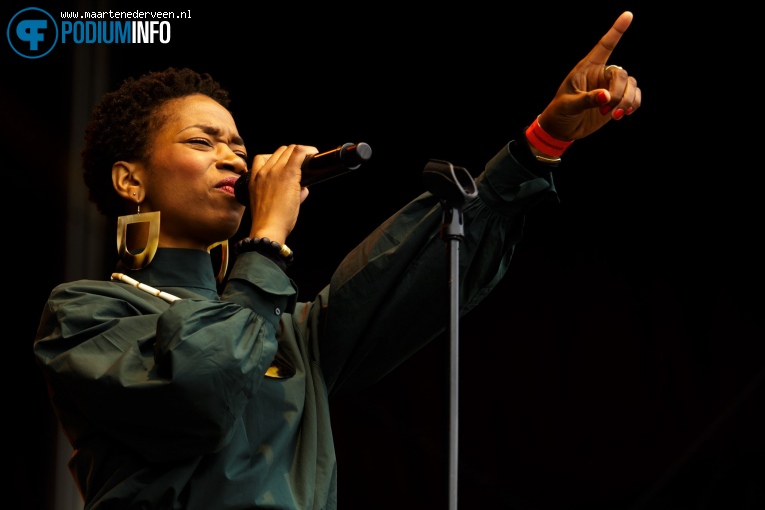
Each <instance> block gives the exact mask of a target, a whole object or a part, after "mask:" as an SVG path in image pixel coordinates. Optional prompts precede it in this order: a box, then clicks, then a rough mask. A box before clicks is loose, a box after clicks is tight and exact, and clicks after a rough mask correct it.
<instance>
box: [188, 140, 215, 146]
mask: <svg viewBox="0 0 765 510" xmlns="http://www.w3.org/2000/svg"><path fill="white" fill-rule="evenodd" d="M188 143H193V144H198V145H206V146H207V147H212V146H213V144H212V142H211V141H210V140H208V139H206V138H192V139H191V140H189V141H188Z"/></svg>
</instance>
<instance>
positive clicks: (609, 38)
mask: <svg viewBox="0 0 765 510" xmlns="http://www.w3.org/2000/svg"><path fill="white" fill-rule="evenodd" d="M630 23H632V13H631V12H630V11H624V12H623V13H622V14H621V15H620V16H619V17H618V18H616V21H615V22H614V24H613V25H612V26H611V28H610V29H609V30H608V32H606V35H604V36H603V37H602V38H601V39H600V41H598V44H596V45H595V47H594V48H593V49H592V50H591V51H590V53H589V55H587V60H588V61H589V62H590V64H592V65H595V66H602V65H605V63H606V62H607V61H608V57H610V56H611V52H613V51H614V48H615V47H616V43H618V42H619V39H621V38H622V35H624V32H625V31H626V30H627V27H629V26H630Z"/></svg>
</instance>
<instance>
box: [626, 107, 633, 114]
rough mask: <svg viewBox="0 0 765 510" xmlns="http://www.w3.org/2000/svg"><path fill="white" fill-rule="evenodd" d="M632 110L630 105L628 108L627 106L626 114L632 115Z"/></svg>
mask: <svg viewBox="0 0 765 510" xmlns="http://www.w3.org/2000/svg"><path fill="white" fill-rule="evenodd" d="M634 111H635V110H633V109H632V107H631V106H630V107H629V108H627V115H632V112H634Z"/></svg>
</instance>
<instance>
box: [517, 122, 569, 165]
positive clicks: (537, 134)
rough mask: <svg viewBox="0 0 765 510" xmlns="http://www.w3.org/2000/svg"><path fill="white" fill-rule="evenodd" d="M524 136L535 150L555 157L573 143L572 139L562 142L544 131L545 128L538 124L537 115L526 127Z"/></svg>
mask: <svg viewBox="0 0 765 510" xmlns="http://www.w3.org/2000/svg"><path fill="white" fill-rule="evenodd" d="M526 138H527V139H528V141H529V143H530V144H531V145H532V146H533V147H534V148H535V149H536V150H538V151H539V152H541V153H542V154H546V155H548V156H554V157H556V158H558V157H560V156H561V154H563V153H564V152H565V150H566V149H568V146H569V145H571V144H572V143H574V141H573V140H570V141H568V142H564V141H563V140H558V139H557V138H553V137H552V136H550V135H548V134H547V133H545V130H544V129H542V126H540V125H539V117H537V118H536V119H534V122H532V123H531V125H530V126H529V127H528V128H526Z"/></svg>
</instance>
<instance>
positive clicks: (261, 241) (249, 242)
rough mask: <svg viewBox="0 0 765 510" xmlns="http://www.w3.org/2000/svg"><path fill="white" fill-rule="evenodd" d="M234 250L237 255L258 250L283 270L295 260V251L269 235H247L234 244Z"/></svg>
mask: <svg viewBox="0 0 765 510" xmlns="http://www.w3.org/2000/svg"><path fill="white" fill-rule="evenodd" d="M234 251H235V252H236V254H237V255H239V254H241V253H245V252H248V251H256V252H258V253H260V254H261V255H264V256H266V257H268V258H269V259H271V260H272V261H274V262H276V264H277V265H279V267H281V268H282V269H283V270H284V269H287V267H288V266H289V265H290V264H292V261H293V260H294V253H293V251H292V250H291V249H290V248H289V247H288V246H287V245H286V244H281V243H277V242H276V241H272V240H270V239H269V238H267V237H245V238H244V239H241V240H240V241H238V242H237V243H236V244H234Z"/></svg>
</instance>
